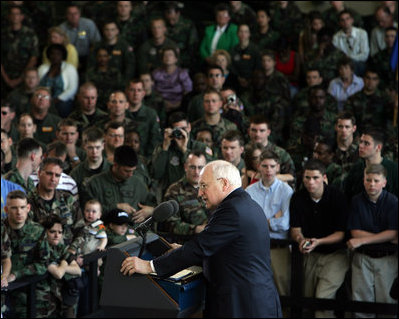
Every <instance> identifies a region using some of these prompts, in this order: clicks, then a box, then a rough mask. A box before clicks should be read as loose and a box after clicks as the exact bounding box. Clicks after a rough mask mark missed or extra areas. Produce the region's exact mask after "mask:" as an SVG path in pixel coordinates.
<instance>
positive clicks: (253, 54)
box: [230, 42, 261, 79]
mask: <svg viewBox="0 0 399 319" xmlns="http://www.w3.org/2000/svg"><path fill="white" fill-rule="evenodd" d="M230 55H231V59H232V71H233V72H234V73H235V74H237V75H238V76H240V77H243V78H246V79H251V78H252V73H253V71H254V70H256V69H258V68H260V67H261V57H260V52H259V49H258V47H257V46H256V45H255V44H253V43H251V42H250V43H249V45H248V46H247V47H246V48H245V49H242V48H241V47H240V45H239V44H237V45H236V46H234V47H233V48H232V49H231V51H230Z"/></svg>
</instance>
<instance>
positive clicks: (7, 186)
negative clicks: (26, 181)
mask: <svg viewBox="0 0 399 319" xmlns="http://www.w3.org/2000/svg"><path fill="white" fill-rule="evenodd" d="M15 190H20V191H23V192H24V193H25V190H24V189H23V188H22V187H21V186H19V185H18V184H15V183H13V182H10V181H7V180H6V179H3V178H1V219H5V218H6V216H7V215H6V213H5V211H4V206H5V205H6V200H7V194H8V193H9V192H11V191H15Z"/></svg>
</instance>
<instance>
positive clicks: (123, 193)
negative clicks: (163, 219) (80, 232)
mask: <svg viewBox="0 0 399 319" xmlns="http://www.w3.org/2000/svg"><path fill="white" fill-rule="evenodd" d="M86 185H87V186H86V187H85V188H84V189H83V191H82V194H81V195H82V197H81V198H82V199H83V201H82V202H83V203H85V202H86V201H87V200H89V199H97V200H98V201H99V202H100V203H101V206H102V208H103V213H104V214H103V215H104V216H105V215H106V214H107V212H109V211H110V210H112V209H114V208H117V207H116V205H117V204H118V203H128V204H129V205H130V206H132V207H133V208H134V209H139V207H138V203H141V204H144V205H149V206H154V205H155V204H156V200H155V197H154V195H153V194H152V193H150V192H149V191H148V189H147V186H146V185H145V184H144V183H143V182H142V181H141V180H140V179H139V178H138V177H137V176H135V175H133V176H132V177H130V178H128V179H127V180H126V181H124V182H118V181H116V180H115V179H114V177H113V175H112V172H111V169H110V170H108V171H106V172H102V173H100V174H97V175H94V176H92V177H91V178H90V179H89V180H88V181H87V184H86ZM104 218H105V217H104Z"/></svg>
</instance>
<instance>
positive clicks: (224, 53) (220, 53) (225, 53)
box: [211, 49, 231, 66]
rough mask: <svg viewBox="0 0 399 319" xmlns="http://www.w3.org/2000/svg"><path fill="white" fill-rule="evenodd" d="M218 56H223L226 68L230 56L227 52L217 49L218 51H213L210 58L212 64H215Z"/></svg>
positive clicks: (229, 62)
mask: <svg viewBox="0 0 399 319" xmlns="http://www.w3.org/2000/svg"><path fill="white" fill-rule="evenodd" d="M218 55H223V56H224V57H225V58H226V60H227V66H230V65H231V55H230V53H229V52H227V51H226V50H223V49H219V50H215V51H214V52H213V54H212V56H211V58H212V60H213V63H214V64H216V58H217V57H218Z"/></svg>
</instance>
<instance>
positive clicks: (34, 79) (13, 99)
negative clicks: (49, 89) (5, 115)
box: [7, 68, 39, 118]
mask: <svg viewBox="0 0 399 319" xmlns="http://www.w3.org/2000/svg"><path fill="white" fill-rule="evenodd" d="M38 85H39V74H38V73H37V69H36V68H29V69H26V70H25V71H24V74H23V85H22V86H20V87H18V88H16V89H15V90H12V91H11V92H10V94H9V95H8V96H7V101H8V102H9V103H10V104H11V105H13V106H14V107H15V113H16V115H17V118H18V117H19V116H20V115H21V114H23V113H28V112H29V108H30V99H31V98H32V94H33V92H34V90H35V89H36V88H37V87H38Z"/></svg>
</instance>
